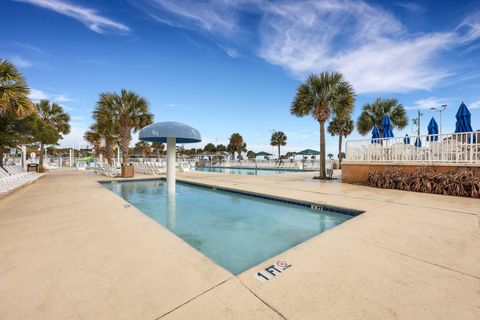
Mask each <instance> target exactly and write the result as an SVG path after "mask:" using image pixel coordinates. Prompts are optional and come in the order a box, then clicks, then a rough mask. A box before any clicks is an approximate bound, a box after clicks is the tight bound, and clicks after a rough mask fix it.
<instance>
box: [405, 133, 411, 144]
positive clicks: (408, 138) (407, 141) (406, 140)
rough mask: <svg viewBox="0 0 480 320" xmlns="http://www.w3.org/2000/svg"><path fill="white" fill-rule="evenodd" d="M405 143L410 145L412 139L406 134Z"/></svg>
mask: <svg viewBox="0 0 480 320" xmlns="http://www.w3.org/2000/svg"><path fill="white" fill-rule="evenodd" d="M403 143H405V144H410V137H409V136H408V134H406V135H405V138H403Z"/></svg>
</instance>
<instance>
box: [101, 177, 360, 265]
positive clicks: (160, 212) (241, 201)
mask: <svg viewBox="0 0 480 320" xmlns="http://www.w3.org/2000/svg"><path fill="white" fill-rule="evenodd" d="M104 186H105V187H107V188H109V189H110V190H112V191H113V192H115V193H116V194H118V195H120V196H121V197H122V198H123V199H125V200H126V201H128V202H129V203H131V204H133V205H134V206H135V207H137V208H138V209H139V210H141V211H142V212H143V213H144V214H146V215H148V216H149V217H151V218H152V219H154V220H155V221H157V222H158V223H160V224H161V225H163V226H165V227H166V228H168V229H169V230H170V231H172V232H173V233H175V234H176V235H177V236H179V237H180V238H182V239H183V240H184V241H186V242H187V243H189V244H190V245H191V246H193V247H194V248H196V249H197V250H199V251H200V252H202V253H203V254H205V255H206V256H208V257H209V258H210V259H212V260H213V261H215V262H216V263H218V264H219V265H221V266H223V267H224V268H226V269H227V270H229V271H230V272H232V273H233V274H238V273H240V272H242V271H244V270H246V269H248V268H250V267H253V266H255V265H257V264H259V263H260V262H262V261H264V260H266V259H268V258H270V257H272V256H275V255H277V254H280V253H281V252H283V251H285V250H287V249H289V248H291V247H293V246H295V245H297V244H299V243H301V242H303V241H305V240H307V239H309V238H311V237H313V236H315V235H317V234H319V233H321V232H323V231H326V230H328V229H331V228H333V227H335V226H337V225H339V224H340V223H342V222H344V221H346V220H348V219H350V218H351V216H349V215H344V214H339V213H333V212H329V211H322V210H313V209H310V208H307V207H301V206H298V205H293V204H286V203H282V202H278V201H273V200H267V199H261V198H257V197H252V196H248V195H242V194H238V193H232V192H227V191H220V190H214V189H210V188H204V187H197V186H192V185H187V184H180V183H177V194H176V195H175V196H173V197H170V196H168V195H167V193H166V184H165V181H163V180H149V181H129V182H114V183H105V184H104Z"/></svg>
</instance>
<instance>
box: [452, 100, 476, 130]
mask: <svg viewBox="0 0 480 320" xmlns="http://www.w3.org/2000/svg"><path fill="white" fill-rule="evenodd" d="M455 118H457V123H456V124H455V133H459V132H473V129H472V114H471V113H470V111H469V110H468V108H467V106H466V105H465V103H463V102H462V104H461V105H460V107H459V108H458V111H457V114H456V115H455Z"/></svg>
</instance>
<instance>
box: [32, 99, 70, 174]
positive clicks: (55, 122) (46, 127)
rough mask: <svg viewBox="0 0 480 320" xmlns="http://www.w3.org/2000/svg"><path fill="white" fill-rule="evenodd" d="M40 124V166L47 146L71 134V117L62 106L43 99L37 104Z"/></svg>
mask: <svg viewBox="0 0 480 320" xmlns="http://www.w3.org/2000/svg"><path fill="white" fill-rule="evenodd" d="M35 106H36V109H37V114H38V123H39V126H38V127H39V142H40V159H39V160H40V161H39V162H40V165H43V156H44V147H45V144H55V143H57V141H58V140H59V139H61V138H62V135H63V134H69V133H70V124H69V122H70V116H69V115H68V113H66V112H64V111H63V108H62V106H61V105H59V104H57V103H50V101H48V100H45V99H42V100H40V102H38V103H36V104H35Z"/></svg>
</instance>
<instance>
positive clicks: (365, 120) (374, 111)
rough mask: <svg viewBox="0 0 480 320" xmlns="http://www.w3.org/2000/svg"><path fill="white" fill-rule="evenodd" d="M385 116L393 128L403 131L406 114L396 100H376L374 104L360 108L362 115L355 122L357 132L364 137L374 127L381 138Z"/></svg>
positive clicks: (406, 118) (406, 120)
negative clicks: (388, 118)
mask: <svg viewBox="0 0 480 320" xmlns="http://www.w3.org/2000/svg"><path fill="white" fill-rule="evenodd" d="M386 114H388V116H389V117H390V122H391V123H392V127H393V128H399V129H403V128H405V127H406V126H407V124H408V117H407V112H406V111H405V108H404V107H403V106H402V104H401V103H399V102H398V100H397V99H382V98H378V99H377V100H375V102H373V103H367V104H364V105H363V106H362V113H361V114H360V117H358V121H357V128H358V132H360V134H362V135H366V134H368V133H369V132H370V131H371V130H372V129H373V127H374V126H375V125H376V126H377V127H378V130H379V132H380V137H382V120H383V118H384V117H385V115H386Z"/></svg>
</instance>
